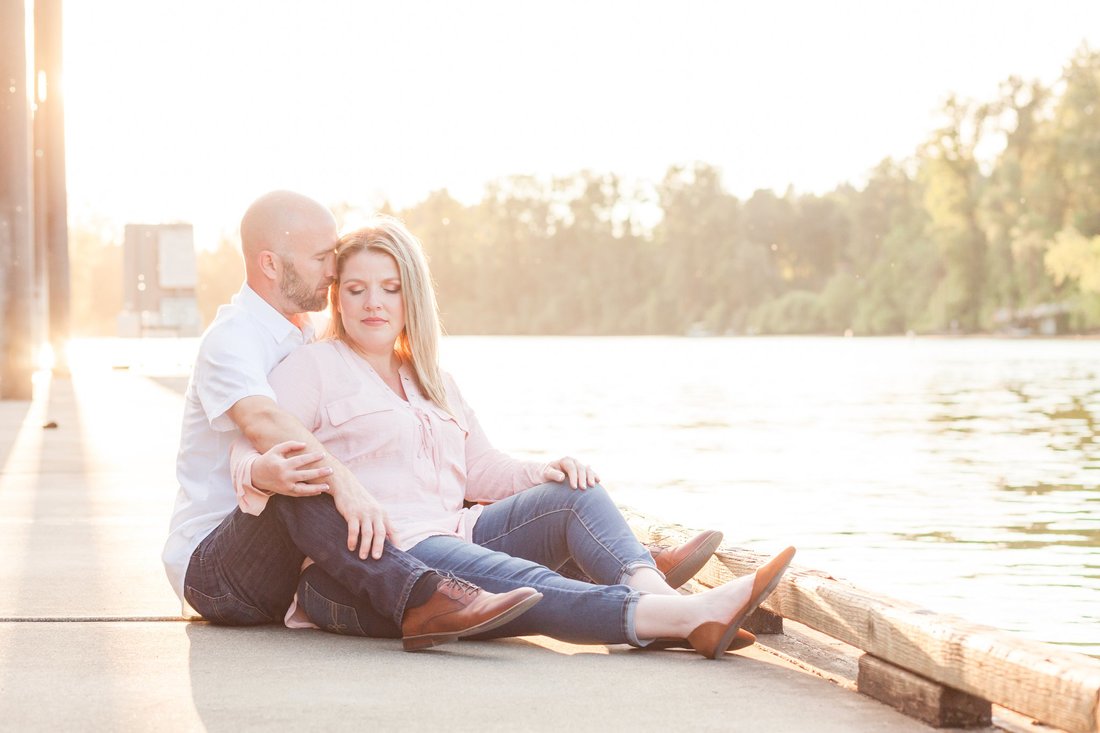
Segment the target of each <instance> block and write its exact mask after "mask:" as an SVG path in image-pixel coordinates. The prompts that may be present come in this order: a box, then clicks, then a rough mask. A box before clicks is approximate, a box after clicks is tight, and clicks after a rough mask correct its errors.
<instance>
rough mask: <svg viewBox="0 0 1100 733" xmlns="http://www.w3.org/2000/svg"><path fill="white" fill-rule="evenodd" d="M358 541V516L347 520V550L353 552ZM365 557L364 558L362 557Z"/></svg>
mask: <svg viewBox="0 0 1100 733" xmlns="http://www.w3.org/2000/svg"><path fill="white" fill-rule="evenodd" d="M358 542H359V518H358V517H352V518H351V519H349V520H348V550H350V551H351V552H355V546H356V544H358ZM364 559H366V558H364Z"/></svg>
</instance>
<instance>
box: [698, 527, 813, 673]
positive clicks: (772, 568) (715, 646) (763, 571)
mask: <svg viewBox="0 0 1100 733" xmlns="http://www.w3.org/2000/svg"><path fill="white" fill-rule="evenodd" d="M794 553H795V549H794V548H793V547H788V548H787V549H786V550H783V552H781V553H779V554H778V555H776V556H775V557H773V558H772V559H771V560H768V562H767V563H765V564H764V565H762V566H761V567H759V568H757V569H756V573H755V575H754V577H753V581H752V591H751V592H750V593H749V599H748V600H747V601H745V604H744V605H743V606H741V608H739V609H737V610H736V611H734V613H733V616H732V617H731V618H730V620H729V621H727V622H726V623H724V624H723V623H720V622H718V621H708V622H706V623H704V624H700V625H699V626H698V627H696V629H695V630H694V631H692V632H691V633H690V634H688V642H690V643H691V646H692V648H694V649H695V651H697V652H699V653H700V654H702V655H703V656H704V657H706V658H707V659H717V658H718V656H719V655H721V654H723V653H724V652H725V651H726V650H727V649H729V647H730V644H732V643H733V639H734V637H735V636H736V635H737V632H738V631H739V630H740V628H741V624H743V623H744V622H745V619H747V618H748V617H749V614H751V613H752V612H753V611H755V610H756V609H757V608H759V607H760V604H761V603H763V602H764V599H765V598H767V597H768V596H769V595H771V592H772V591H773V590H775V588H776V586H777V585H779V579H780V578H782V577H783V573H785V572H786V571H787V566H789V565H790V564H791V558H793V557H794Z"/></svg>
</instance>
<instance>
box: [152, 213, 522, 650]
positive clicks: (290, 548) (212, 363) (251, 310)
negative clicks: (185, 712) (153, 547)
mask: <svg viewBox="0 0 1100 733" xmlns="http://www.w3.org/2000/svg"><path fill="white" fill-rule="evenodd" d="M337 238H338V235H337V229H336V222H335V219H334V218H333V216H332V213H331V212H330V211H328V209H326V208H325V207H323V206H321V205H320V204H319V203H317V202H316V201H313V200H311V199H309V198H306V197H305V196H302V195H300V194H296V193H291V192H288V191H276V192H273V193H269V194H267V195H265V196H262V197H261V198H260V199H258V200H257V201H255V202H254V203H253V204H252V205H251V206H250V207H249V209H248V211H247V212H246V213H245V215H244V217H243V219H242V220H241V245H242V250H243V254H244V258H245V273H246V281H245V284H244V285H242V287H241V290H240V292H238V293H237V294H236V295H235V296H234V297H233V299H232V301H231V302H230V304H229V305H226V306H222V307H221V308H220V309H219V311H218V314H217V317H216V318H215V319H214V322H213V323H212V324H211V325H210V327H209V328H208V329H207V330H206V333H205V334H204V335H203V337H202V341H201V343H200V345H199V352H198V356H197V358H196V361H195V368H194V372H193V373H192V375H191V381H190V383H189V385H188V388H187V393H186V396H185V405H184V417H183V427H182V431H181V436H180V451H179V457H178V459H177V467H176V468H177V470H176V473H177V477H178V479H179V483H180V489H179V494H178V496H177V499H176V506H175V511H174V513H173V516H172V521H171V524H170V533H169V537H168V541H167V543H166V544H165V548H164V555H163V559H164V564H165V569H166V571H167V573H168V577H169V580H170V581H171V582H172V586H173V588H174V589H175V590H176V593H177V594H178V595H179V596H180V599H181V601H182V602H183V603H184V613H185V615H192V614H190V613H189V612H190V611H191V610H192V609H193V610H194V611H197V612H198V614H200V615H201V616H202V617H203V618H206V619H208V620H210V621H214V622H219V623H226V624H258V623H268V622H272V621H277V620H280V619H281V618H282V617H283V615H284V613H285V612H286V610H287V608H288V607H289V606H290V603H291V600H292V598H293V595H294V592H295V588H296V587H297V583H298V576H299V571H300V569H301V566H302V562H303V560H304V558H305V557H306V556H308V557H310V558H312V559H313V560H314V561H315V562H316V563H317V564H318V565H319V566H320V568H321V569H323V570H324V572H326V573H327V574H328V575H330V576H331V577H332V578H334V579H335V580H336V581H338V582H339V583H340V584H341V585H342V586H343V587H344V588H346V589H347V590H348V591H350V592H351V593H352V594H354V596H355V597H356V598H358V599H363V598H366V599H368V601H369V603H370V605H371V607H372V608H373V610H374V611H376V612H377V613H378V614H380V616H383V617H385V618H387V619H389V620H392V622H393V623H394V624H395V625H396V627H397V628H399V629H400V630H401V635H402V638H403V643H404V647H405V648H406V649H409V650H411V649H420V648H424V647H428V646H433V645H435V644H440V643H444V642H447V641H451V640H454V639H458V638H461V637H464V636H469V635H471V634H475V633H480V632H483V631H487V630H489V629H491V628H495V627H496V626H499V625H500V624H503V623H506V622H507V621H510V620H511V619H513V618H515V617H516V616H518V615H520V614H521V613H523V612H524V611H526V610H527V609H528V608H530V607H531V606H532V605H534V604H535V603H536V602H537V601H538V600H539V598H540V597H541V596H540V594H539V593H538V592H537V591H535V590H534V589H532V588H518V589H516V590H513V591H510V592H508V593H502V594H493V593H489V592H488V591H484V590H481V589H480V588H477V587H476V586H471V585H470V584H468V583H465V582H463V581H458V580H456V579H453V578H444V577H443V576H441V575H439V574H438V573H436V572H434V571H432V570H431V569H429V568H428V567H426V566H424V565H423V563H421V562H419V561H418V560H416V559H415V558H412V557H411V556H409V555H407V554H405V553H404V552H401V551H399V550H397V549H396V548H395V547H393V546H392V545H391V544H389V543H387V542H386V541H385V540H386V535H387V533H388V532H389V527H388V521H387V519H386V515H385V513H384V511H383V510H382V508H381V507H380V506H379V504H378V502H377V501H375V500H374V498H373V497H372V496H371V494H370V492H369V491H368V490H367V489H366V488H365V487H363V486H361V485H360V484H359V483H358V481H356V479H355V478H354V476H353V475H352V474H351V472H350V471H348V470H347V469H346V468H345V467H344V466H343V465H341V464H340V463H339V462H338V461H336V460H335V459H333V458H332V457H331V456H329V455H328V454H327V453H326V452H325V451H324V448H323V447H322V446H321V445H320V443H318V442H317V440H316V439H315V438H314V437H313V435H312V434H311V433H310V432H309V430H307V429H306V428H305V426H303V425H302V424H301V423H299V422H298V421H297V420H296V419H294V418H293V417H291V416H290V415H289V414H287V413H286V412H284V411H283V410H281V409H280V408H279V406H278V405H277V404H276V403H275V399H274V393H273V392H272V390H271V387H270V386H269V385H268V383H267V374H268V373H269V372H270V371H271V369H272V368H274V366H275V365H276V364H278V363H279V362H280V361H281V360H282V359H283V358H284V357H285V356H286V355H287V354H288V353H290V351H292V350H293V349H294V348H295V347H297V346H300V345H301V344H303V343H306V342H308V341H310V340H312V337H313V333H312V329H311V327H310V325H309V322H308V318H306V316H305V314H306V313H307V312H309V311H317V310H321V309H322V308H323V307H324V306H325V302H326V298H327V293H328V287H329V285H330V284H331V283H332V282H333V280H334V278H335V254H334V248H335V245H336V241H337ZM240 435H243V436H244V437H245V438H247V439H248V440H249V441H250V442H251V443H252V445H253V446H255V447H256V448H257V449H258V450H260V451H268V450H272V449H274V450H275V451H276V452H279V453H281V454H282V455H283V456H285V458H286V460H285V461H282V462H281V464H280V468H279V475H276V476H264V477H254V478H255V481H254V483H255V485H258V486H264V487H265V488H268V489H270V490H271V491H272V493H274V494H275V495H274V496H272V497H271V499H270V500H269V501H268V504H267V508H266V509H265V510H264V511H262V512H259V513H257V514H250V513H245V512H242V511H241V509H240V508H239V507H238V497H237V495H236V493H235V491H234V489H233V483H232V480H231V476H230V472H229V447H230V445H231V444H232V443H233V441H234V440H235V439H236V438H237V437H238V436H240ZM321 481H323V482H324V483H320V482H321ZM247 499H248V497H247V496H243V497H241V503H242V504H243V505H244V506H247V505H248V501H247ZM345 538H346V539H345Z"/></svg>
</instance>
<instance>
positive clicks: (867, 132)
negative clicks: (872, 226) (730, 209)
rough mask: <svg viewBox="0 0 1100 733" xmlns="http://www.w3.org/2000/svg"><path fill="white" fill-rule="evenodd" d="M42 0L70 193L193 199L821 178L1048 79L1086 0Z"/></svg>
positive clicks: (134, 203)
mask: <svg viewBox="0 0 1100 733" xmlns="http://www.w3.org/2000/svg"><path fill="white" fill-rule="evenodd" d="M1037 10H1038V6H1036V5H1035V4H1034V3H1026V2H987V1H983V2H966V3H958V2H924V1H922V2H909V1H906V2H889V3H872V2H853V1H847V2H831V3H819V2H794V1H790V0H789V1H787V2H769V3H763V2H761V3H751V4H750V3H721V2H676V3H672V2H666V3H654V2H647V3H637V2H597V3H591V2H583V3H582V2H560V1H559V2H553V3H548V2H540V3H510V2H497V1H494V2H476V3H445V2H410V3H385V4H382V3H367V2H350V1H340V2H337V1H328V0H326V1H324V2H317V3H298V2H270V1H268V2H245V1H243V0H241V1H238V2H230V3H225V2H210V1H209V0H204V1H199V2H190V3H150V2H142V1H139V0H129V1H127V0H103V1H102V2H94V3H81V2H67V3H66V4H65V28H64V32H65V63H66V79H65V85H66V95H67V96H66V99H67V110H66V111H67V116H68V117H67V125H68V168H69V195H70V202H71V209H72V216H73V217H74V218H77V219H81V218H88V217H103V218H106V219H109V220H110V221H112V222H114V223H115V224H116V225H120V224H122V223H125V222H131V221H141V222H153V223H155V222H163V221H176V220H182V221H191V222H194V223H195V224H196V244H197V246H199V247H208V246H211V245H212V244H213V243H214V240H216V238H217V237H218V236H219V234H220V233H222V232H230V231H232V230H233V229H234V228H235V226H236V223H237V221H238V219H239V216H240V212H241V211H243V209H244V208H245V206H246V205H247V203H248V202H249V201H250V200H252V199H253V198H255V197H256V196H257V195H258V194H259V193H262V192H264V191H266V190H269V189H272V188H276V187H287V188H293V189H296V190H300V191H303V192H305V193H308V194H311V195H313V196H315V197H316V198H318V199H320V200H322V201H324V202H326V203H329V204H333V203H337V202H340V201H347V202H350V203H353V204H356V205H360V206H370V205H376V204H377V203H379V202H380V201H382V200H383V199H388V200H390V201H391V202H393V203H394V204H396V205H398V206H402V205H411V204H413V203H415V202H417V201H418V200H420V199H421V198H422V197H423V196H424V195H425V194H427V193H428V192H430V191H432V190H435V189H441V188H446V189H448V190H449V191H450V192H451V193H452V195H454V196H456V197H457V198H459V199H460V200H463V201H466V202H472V201H475V200H477V198H478V197H479V196H480V194H481V191H482V188H483V185H484V184H485V182H487V181H489V180H491V179H495V178H500V177H503V176H508V175H512V174H526V173H532V174H538V175H542V176H552V175H567V174H571V173H575V172H577V171H580V170H582V169H591V170H596V171H610V172H615V173H619V174H621V175H623V176H626V177H628V178H641V179H644V180H648V181H658V180H660V178H661V177H662V176H663V174H664V172H665V170H666V169H667V168H668V166H669V165H671V164H675V163H686V162H691V161H695V160H701V161H705V162H708V163H712V164H714V165H717V166H718V167H719V168H721V170H722V171H723V174H724V177H725V178H724V180H725V184H726V187H727V188H728V189H729V190H730V191H731V192H733V193H735V194H737V195H740V196H745V195H748V194H749V193H751V192H752V191H753V190H754V189H756V188H772V189H775V190H777V191H783V190H784V189H786V187H787V186H788V185H793V186H794V187H795V188H796V189H797V190H799V191H812V192H823V191H827V190H829V189H831V188H832V187H833V186H835V185H836V184H838V183H840V182H842V181H852V182H854V183H857V184H858V183H859V181H860V180H861V178H862V177H863V176H864V175H865V174H866V172H867V171H868V169H870V168H871V167H872V166H874V165H875V164H876V163H878V162H879V161H880V160H881V159H882V158H884V157H886V156H894V157H905V156H907V155H909V154H910V153H912V151H913V150H914V149H915V148H916V146H917V145H919V144H920V142H921V141H922V140H923V139H924V138H925V137H926V136H927V134H928V132H929V131H930V130H932V129H933V127H934V125H935V123H936V110H937V109H939V108H940V106H941V104H942V102H943V100H944V99H945V98H946V96H947V95H948V94H949V93H952V92H954V93H957V94H959V95H961V96H963V97H969V98H975V99H981V100H984V99H991V98H993V97H994V96H995V95H996V94H997V89H998V84H999V82H1001V81H1002V80H1003V79H1005V78H1006V77H1008V76H1010V75H1020V76H1023V77H1025V78H1038V79H1041V80H1042V81H1044V82H1045V83H1051V82H1053V81H1054V80H1055V79H1056V78H1057V77H1058V74H1059V72H1060V71H1061V68H1062V66H1063V64H1064V63H1065V62H1066V61H1067V60H1068V59H1069V58H1070V56H1071V55H1072V53H1073V52H1074V50H1075V49H1076V48H1078V47H1079V46H1080V44H1081V43H1082V42H1088V43H1090V44H1091V45H1092V46H1094V47H1095V46H1096V45H1098V43H1100V3H1095V2H1083V1H1081V2H1077V1H1073V2H1051V3H1045V4H1043V5H1042V12H1037Z"/></svg>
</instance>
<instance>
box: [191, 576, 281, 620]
mask: <svg viewBox="0 0 1100 733" xmlns="http://www.w3.org/2000/svg"><path fill="white" fill-rule="evenodd" d="M183 595H184V597H185V598H186V599H187V602H188V603H190V604H191V607H192V608H194V609H195V610H196V611H198V612H199V613H200V614H201V615H202V617H203V618H204V619H206V620H207V621H213V622H214V623H218V624H229V625H232V626H255V625H257V624H269V623H271V622H272V621H274V619H273V618H271V616H268V615H267V614H266V613H264V612H263V611H261V610H260V609H258V608H256V607H255V606H253V605H251V604H248V603H245V602H244V601H242V600H241V599H239V598H237V597H236V596H234V595H233V594H232V593H226V594H224V595H220V596H208V595H206V594H205V593H203V592H202V591H200V590H196V589H195V588H194V586H190V585H189V586H187V587H186V588H185V589H184V593H183Z"/></svg>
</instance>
